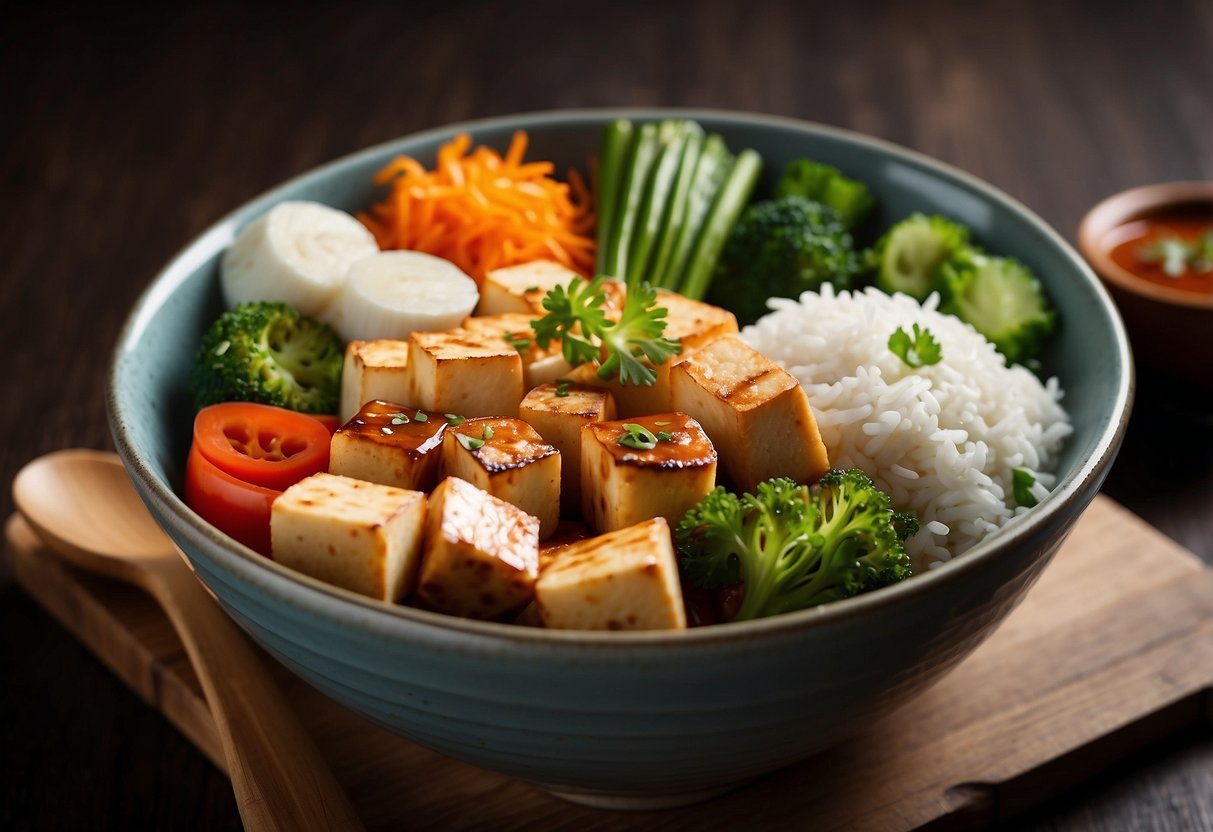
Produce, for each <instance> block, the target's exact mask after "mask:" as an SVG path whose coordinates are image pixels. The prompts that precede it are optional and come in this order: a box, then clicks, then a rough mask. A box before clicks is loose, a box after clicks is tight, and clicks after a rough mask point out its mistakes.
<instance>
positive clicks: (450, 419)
mask: <svg viewBox="0 0 1213 832" xmlns="http://www.w3.org/2000/svg"><path fill="white" fill-rule="evenodd" d="M442 418H443V419H446V423H447V424H448V425H450V426H451V427H454V426H455V425H462V424H463V423H464V422H466V421H467V419H465V418H463V417H462V416H460V415H459V414H458V413H443V414H442Z"/></svg>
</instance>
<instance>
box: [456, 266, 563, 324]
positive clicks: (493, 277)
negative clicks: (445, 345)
mask: <svg viewBox="0 0 1213 832" xmlns="http://www.w3.org/2000/svg"><path fill="white" fill-rule="evenodd" d="M578 276H579V275H578V274H577V272H575V271H572V270H570V269H567V268H565V267H564V266H562V265H560V264H559V263H556V262H553V261H551V260H536V261H534V262H532V263H523V264H521V265H518V266H509V267H507V268H504V269H494V270H493V271H491V272H489V273H488V275H487V276H486V277H485V278H484V283H483V285H481V287H480V302H479V303H478V304H477V305H476V314H477V315H500V314H502V313H507V312H520V313H524V314H532V313H536V314H539V315H542V314H543V311H544V310H543V296H544V295H546V294H547V293H548V290H549V289H552V288H554V287H556V286H568V285H569V283H571V282H572V280H573V278H575V277H578Z"/></svg>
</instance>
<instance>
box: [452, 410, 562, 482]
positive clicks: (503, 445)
mask: <svg viewBox="0 0 1213 832" xmlns="http://www.w3.org/2000/svg"><path fill="white" fill-rule="evenodd" d="M450 430H451V431H453V432H454V433H456V434H458V435H459V436H463V437H466V438H467V439H468V440H470V442H467V443H461V444H462V445H463V447H464V448H465V449H466V450H467V451H468V453H470V454H471V455H472V456H473V457H474V458H475V459H476V461H477V462H479V463H480V465H481V466H482V467H483V468H484V469H485V470H486V471H488V472H489V473H490V474H496V473H500V472H502V471H508V470H510V469H512V468H522V467H524V466H526V465H530V464H531V463H532V462H537V461H539V460H541V459H544V458H545V457H549V456H551V455H552V454H556V453H559V451H557V450H556V448H555V447H553V446H552V445H549V444H548V443H547V442H546V441H544V438H543V437H542V436H540V435H539V432H538V431H537V430H535V429H534V428H533V427H531V426H530V425H529V424H528V423H526V422H524V421H522V420H521V419H514V418H511V417H508V416H485V417H482V418H479V419H469V420H467V421H466V422H464V423H463V424H461V425H458V426H456V427H452V428H450Z"/></svg>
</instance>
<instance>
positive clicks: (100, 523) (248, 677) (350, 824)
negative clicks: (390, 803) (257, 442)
mask: <svg viewBox="0 0 1213 832" xmlns="http://www.w3.org/2000/svg"><path fill="white" fill-rule="evenodd" d="M13 500H14V502H15V503H16V504H17V509H18V510H19V511H20V512H21V514H22V516H23V517H25V519H26V521H27V522H28V523H29V524H30V526H31V527H32V528H33V529H34V531H35V532H36V533H37V534H38V536H39V537H40V538H41V539H42V540H43V542H45V543H46V544H47V546H49V547H50V548H51V549H53V550H55V551H56V552H58V553H60V554H61V555H63V556H64V557H65V558H66V559H67V560H68V561H69V562H70V563H72V564H73V565H75V566H78V567H80V568H81V569H85V570H88V571H90V572H95V573H98V574H102V575H106V576H107V577H111V578H117V579H119V580H122V581H126V582H128V583H132V584H135V585H137V586H140V587H142V588H143V589H145V590H147V591H148V592H149V593H150V594H151V595H152V596H153V597H154V598H155V599H156V600H157V601H159V603H160V606H161V607H163V608H164V611H165V613H167V614H168V617H169V619H170V620H171V621H172V623H173V626H174V627H175V628H176V630H177V635H178V636H180V637H181V642H182V644H184V645H185V649H186V652H187V653H188V654H189V657H190V661H191V662H192V663H193V666H194V671H195V673H197V675H198V680H199V681H200V682H201V683H202V689H203V691H204V692H205V693H206V700H207V703H208V704H209V705H210V707H211V713H212V715H213V717H214V720H215V726H216V728H218V730H219V738H220V740H221V742H222V744H223V752H224V756H225V757H226V758H227V764H228V771H229V772H230V774H231V778H232V787H233V788H234V789H235V791H236V802H237V804H238V805H239V807H240V817H241V820H242V821H243V822H244V825H245V828H247V829H251V830H283V832H286V831H287V830H297V829H317V830H338V829H342V830H348V829H360V828H361V823H360V822H359V821H358V816H357V815H356V814H355V813H354V810H353V807H351V806H350V804H349V800H348V799H347V798H346V796H345V792H344V791H343V790H342V788H341V786H340V785H339V784H338V783H337V781H336V779H335V778H334V777H333V774H332V772H331V771H330V770H329V768H328V766H327V765H326V764H325V762H324V760H323V759H322V758H321V756H320V752H319V751H318V750H317V749H316V746H315V745H314V744H313V743H312V740H311V738H310V737H309V736H308V735H307V733H306V732H305V731H304V729H303V726H302V725H300V724H299V721H298V720H297V719H296V717H295V715H294V712H293V711H292V709H291V707H290V705H289V703H287V701H286V700H285V699H284V698H283V696H282V693H281V691H280V690H279V689H278V686H277V684H276V683H275V682H274V681H273V680H272V679H271V678H270V676H269V674H268V673H267V671H266V669H265V666H264V664H263V660H262V658H261V657H260V656H259V655H258V654H257V653H256V652H254V651H253V648H252V645H251V644H250V643H249V642H248V639H247V638H245V636H244V634H243V633H241V632H240V630H239V629H237V627H236V625H235V624H233V623H232V621H231V619H230V618H228V617H227V615H226V614H225V613H224V612H223V611H222V610H221V609H220V608H219V606H218V605H217V604H216V603H215V601H214V599H212V598H211V596H210V595H208V594H207V591H206V589H205V588H204V587H203V586H202V584H201V583H200V582H199V581H198V580H197V579H196V578H195V577H194V575H193V574H192V573H191V572H190V570H189V567H188V565H187V564H186V562H185V559H184V557H182V556H181V552H180V550H179V549H178V548H177V547H176V546H175V545H174V544H173V542H172V540H170V539H169V538H168V537H167V536H166V535H165V534H164V532H163V531H161V530H160V527H159V526H157V525H156V522H155V520H154V519H153V518H152V516H151V514H150V513H148V510H147V509H146V508H145V507H144V505H143V503H142V502H141V501H140V499H139V495H138V494H137V493H136V492H135V489H134V487H133V486H132V485H131V482H130V480H129V479H128V478H127V476H126V471H125V469H124V468H123V467H122V463H121V462H120V461H119V459H118V457H117V456H115V455H114V454H108V453H102V452H101V451H88V450H68V451H59V452H57V453H52V454H48V455H46V456H43V457H40V458H38V459H35V460H34V461H33V462H30V463H29V464H28V465H26V466H25V467H24V468H22V469H21V471H20V472H19V473H18V474H17V476H16V478H14V480H13Z"/></svg>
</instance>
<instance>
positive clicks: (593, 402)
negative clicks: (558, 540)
mask: <svg viewBox="0 0 1213 832" xmlns="http://www.w3.org/2000/svg"><path fill="white" fill-rule="evenodd" d="M560 393H563V394H564V395H560ZM518 417H519V418H520V419H523V420H525V421H527V422H529V423H530V425H531V427H533V428H535V430H537V431H539V435H540V436H542V437H543V438H544V439H545V440H547V441H548V442H550V443H551V444H552V445H554V446H555V447H556V448H557V450H559V451H560V500H561V505H562V506H563V507H564V510H565V513H566V514H575V513H576V512H577V511H579V510H580V508H581V429H582V428H583V427H585V426H586V425H588V424H590V423H592V422H606V421H610V420H611V419H614V418H615V399H614V398H613V397H612V396H611V394H610V392H609V391H607V390H604V389H602V388H601V387H589V386H587V385H584V384H568V383H566V384H544V385H542V386H540V387H536V388H535V389H534V390H532V391H531V392H529V393H527V394H526V397H525V398H524V399H523V400H522V404H520V405H519V406H518Z"/></svg>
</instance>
